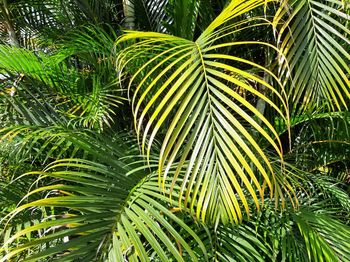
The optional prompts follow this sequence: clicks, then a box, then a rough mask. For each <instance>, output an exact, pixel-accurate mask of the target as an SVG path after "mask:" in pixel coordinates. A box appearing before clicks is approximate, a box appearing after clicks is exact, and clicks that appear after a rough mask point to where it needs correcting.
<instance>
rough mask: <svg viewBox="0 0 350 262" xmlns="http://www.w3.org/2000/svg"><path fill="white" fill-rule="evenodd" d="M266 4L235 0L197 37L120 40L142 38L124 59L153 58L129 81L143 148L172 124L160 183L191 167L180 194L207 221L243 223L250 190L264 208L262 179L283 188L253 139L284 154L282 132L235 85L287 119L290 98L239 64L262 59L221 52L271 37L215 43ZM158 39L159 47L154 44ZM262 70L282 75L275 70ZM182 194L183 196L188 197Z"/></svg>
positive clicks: (131, 35)
mask: <svg viewBox="0 0 350 262" xmlns="http://www.w3.org/2000/svg"><path fill="white" fill-rule="evenodd" d="M264 4H265V1H233V2H231V4H229V5H228V7H227V8H226V9H225V10H224V11H223V12H222V13H221V14H220V15H219V16H218V18H217V19H216V20H215V21H214V22H213V23H212V24H211V25H210V26H209V27H208V28H207V29H206V30H205V31H204V32H203V34H202V35H201V36H200V37H199V38H198V39H197V41H196V42H192V41H189V40H185V39H183V38H178V37H174V36H169V35H164V34H159V33H142V32H127V33H126V34H125V35H124V36H122V37H121V38H120V39H119V43H121V42H124V41H128V40H131V39H140V41H139V42H137V43H136V44H134V45H131V46H130V47H128V48H125V49H124V50H123V51H122V53H121V54H120V56H119V61H120V64H121V65H122V66H125V64H126V65H127V64H128V62H129V61H130V60H131V61H132V62H134V61H135V60H136V62H134V65H138V64H137V63H138V62H137V58H140V60H141V61H142V62H143V61H145V60H147V61H146V62H144V64H143V65H139V66H141V68H139V69H138V70H135V73H134V74H133V77H132V79H131V81H130V84H133V83H136V88H135V91H133V99H132V103H133V112H134V119H135V128H136V131H137V133H138V135H139V136H140V137H142V138H141V144H142V149H143V151H144V152H145V153H146V154H147V155H149V154H150V151H151V146H152V141H153V139H154V138H155V136H156V135H157V134H158V131H159V130H160V128H161V127H162V126H164V125H167V126H168V128H167V132H166V134H165V137H164V139H163V145H162V149H161V153H160V163H159V171H162V170H165V171H164V173H162V174H163V177H162V178H161V180H162V181H163V182H162V184H163V186H164V183H165V182H164V181H166V179H167V177H169V176H171V178H172V185H173V186H174V185H175V184H177V183H178V182H177V178H178V176H179V173H180V172H181V171H182V170H185V171H186V175H185V178H184V180H183V183H182V184H181V185H180V188H181V190H180V192H179V194H180V196H182V195H184V196H186V197H185V200H184V203H185V206H186V207H189V208H190V209H191V210H193V206H194V203H196V207H197V209H196V210H195V213H196V216H197V218H198V219H201V220H202V221H207V220H208V219H209V220H211V221H216V220H217V219H222V220H224V221H231V222H234V223H237V222H239V221H241V220H242V219H243V216H244V214H243V212H242V210H241V207H240V204H239V202H240V203H242V204H243V206H244V210H245V212H246V214H248V215H249V213H250V212H251V211H250V208H251V207H249V206H248V202H247V192H249V193H248V194H249V195H250V197H252V198H253V199H254V200H255V206H256V207H257V208H259V207H260V202H259V199H258V198H259V196H260V197H261V198H262V199H263V197H264V186H261V185H263V184H265V183H266V185H268V187H269V189H270V191H271V192H273V191H274V187H279V185H278V182H276V180H275V178H274V171H273V168H272V166H271V163H270V160H269V159H268V157H267V156H266V154H265V153H264V151H263V150H262V145H259V144H257V143H256V142H255V141H256V136H257V135H258V136H259V137H260V138H262V140H265V141H264V142H263V143H265V145H271V146H272V148H273V150H274V151H275V152H276V153H277V154H278V155H279V156H280V157H281V158H282V152H281V144H280V141H279V137H278V135H277V133H276V131H275V130H274V128H273V126H272V125H271V124H270V123H269V121H268V120H267V119H266V118H265V117H264V116H263V115H262V114H261V113H260V112H259V111H258V110H257V109H256V108H255V106H254V105H253V104H252V102H250V101H249V100H246V99H245V98H244V97H242V96H241V95H240V94H239V92H237V89H243V90H245V91H246V92H249V93H250V94H251V95H252V96H256V97H258V98H261V99H262V100H264V101H265V102H266V103H267V104H268V105H269V106H271V108H272V109H273V110H275V111H276V112H277V114H279V115H281V116H282V118H284V119H285V120H286V121H287V122H288V113H287V112H288V109H287V105H286V102H285V98H284V97H283V95H280V93H279V91H277V90H276V88H274V87H272V86H271V85H270V84H268V83H267V82H266V81H264V80H263V79H261V78H260V77H259V76H256V75H254V74H252V73H250V72H247V71H244V70H242V69H240V67H239V65H240V63H242V64H245V65H249V66H250V67H254V68H259V69H262V67H261V66H260V65H258V64H256V63H254V62H251V61H248V60H245V59H244V58H239V57H236V56H232V55H228V54H223V53H220V50H221V48H225V47H231V46H241V45H249V44H252V45H262V46H264V45H269V44H267V43H261V42H256V41H237V42H227V43H219V44H217V43H216V41H217V40H218V39H220V38H221V37H222V36H225V35H227V34H234V33H235V32H236V30H237V31H240V30H242V29H244V28H245V24H244V23H243V28H242V27H241V26H242V23H241V22H239V23H238V24H235V23H233V25H230V26H222V25H223V24H224V25H225V22H227V21H230V20H232V19H234V18H235V17H238V16H241V15H243V14H245V13H247V12H249V11H251V10H254V9H255V8H258V7H261V6H263V5H264ZM248 20H249V21H250V20H251V19H249V18H248ZM155 45H156V46H157V49H154V48H153V46H155ZM122 66H121V67H122ZM264 70H265V71H266V72H267V74H269V75H270V76H271V77H272V78H275V79H276V76H275V75H273V74H272V72H270V71H269V70H267V69H264ZM235 75H238V76H239V77H235ZM240 79H245V80H247V81H246V82H245V81H241V80H240ZM276 80H277V81H278V79H276ZM251 82H255V83H259V84H261V85H263V86H265V87H266V89H267V90H269V93H270V94H271V95H276V96H277V97H278V99H279V100H280V103H281V104H282V105H284V106H283V107H282V109H280V108H279V107H278V106H276V104H275V103H274V102H272V101H271V100H270V99H269V98H268V97H267V96H266V95H265V94H264V93H262V92H260V91H259V90H257V89H256V88H255V87H254V86H252V85H251V84H250V83H251ZM247 83H248V84H247ZM236 88H237V89H236ZM130 91H132V90H130ZM285 116H287V117H285ZM257 121H259V122H260V121H261V124H258V122H257ZM147 139H149V143H148V144H147V145H146V141H147ZM180 152H181V155H180ZM178 158H179V160H178V168H177V170H176V171H175V172H174V173H170V172H169V168H170V167H171V166H172V164H173V163H174V161H177V159H178ZM187 160H189V161H188V162H186V161H187ZM185 162H186V163H188V164H186V165H185ZM249 163H252V165H250V164H249ZM253 169H254V170H255V171H253ZM245 190H247V191H245ZM179 199H180V201H182V197H180V198H179ZM180 206H181V205H180ZM218 206H220V208H218ZM214 210H215V211H214ZM218 210H221V211H220V212H219V211H218ZM218 212H219V213H218Z"/></svg>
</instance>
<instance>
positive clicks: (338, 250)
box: [294, 211, 350, 261]
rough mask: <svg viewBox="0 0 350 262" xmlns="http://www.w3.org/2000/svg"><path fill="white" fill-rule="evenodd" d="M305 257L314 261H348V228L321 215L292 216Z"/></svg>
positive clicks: (300, 214) (349, 230)
mask: <svg viewBox="0 0 350 262" xmlns="http://www.w3.org/2000/svg"><path fill="white" fill-rule="evenodd" d="M294 219H295V222H296V224H297V226H298V229H299V231H300V234H301V236H302V237H303V238H304V241H305V244H306V250H307V255H308V258H309V259H310V260H315V261H348V260H349V259H350V252H349V250H350V243H349V235H350V227H349V226H346V225H344V224H343V223H341V222H340V221H338V220H336V219H333V218H331V217H330V216H328V215H326V214H322V213H316V212H314V213H311V212H307V211H301V212H300V213H298V214H296V215H294Z"/></svg>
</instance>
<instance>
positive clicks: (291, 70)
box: [274, 0, 350, 113]
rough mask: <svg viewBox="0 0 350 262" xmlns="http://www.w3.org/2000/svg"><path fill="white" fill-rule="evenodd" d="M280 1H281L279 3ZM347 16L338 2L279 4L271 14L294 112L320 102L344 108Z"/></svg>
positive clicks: (306, 0) (296, 0)
mask: <svg viewBox="0 0 350 262" xmlns="http://www.w3.org/2000/svg"><path fill="white" fill-rule="evenodd" d="M281 2H282V1H281ZM349 19H350V18H349V16H348V14H347V13H346V11H345V10H344V5H343V2H342V1H338V0H336V1H323V0H322V1H313V0H291V1H283V2H282V4H281V7H280V9H279V11H278V12H277V13H276V15H275V21H274V23H275V25H276V26H277V28H278V32H279V35H278V41H279V46H280V48H281V50H282V52H283V53H284V55H285V56H286V58H287V61H288V67H284V69H282V71H283V70H284V71H285V73H287V74H291V78H292V82H293V83H292V85H291V87H290V89H289V97H290V100H291V101H292V102H293V104H294V109H293V110H294V111H295V112H299V113H302V112H303V111H304V110H306V109H307V108H310V106H314V105H315V104H317V105H318V106H321V105H323V104H324V103H326V104H327V106H328V107H329V108H330V109H331V110H333V111H334V110H341V109H342V108H347V105H348V102H349V100H348V99H349V97H350V91H349V87H350V85H349V77H348V76H349V73H350V67H349V61H350V54H349V50H348V48H347V46H349V44H350V39H349V32H350V31H349V29H348V28H347V27H346V24H347V23H348V21H349Z"/></svg>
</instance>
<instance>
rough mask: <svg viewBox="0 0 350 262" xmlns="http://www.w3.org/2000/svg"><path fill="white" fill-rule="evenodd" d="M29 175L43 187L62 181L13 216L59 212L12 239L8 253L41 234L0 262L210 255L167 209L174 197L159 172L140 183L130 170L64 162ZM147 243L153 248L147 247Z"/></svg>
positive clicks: (38, 191) (40, 190)
mask: <svg viewBox="0 0 350 262" xmlns="http://www.w3.org/2000/svg"><path fill="white" fill-rule="evenodd" d="M121 164H122V162H121ZM128 173H129V174H130V175H129V176H127V174H128ZM27 175H40V176H39V177H38V180H37V182H36V183H38V184H40V181H45V180H46V179H48V178H54V179H55V180H56V181H57V182H56V183H54V184H52V185H45V183H44V184H43V186H41V187H38V188H37V189H33V190H32V191H30V192H29V193H28V195H26V196H25V199H30V198H31V196H32V195H35V194H45V195H46V197H45V198H42V199H39V200H35V201H33V202H30V201H29V202H28V203H25V204H22V205H21V206H19V207H18V208H16V209H15V210H14V211H13V212H12V213H11V217H12V216H14V215H16V214H18V213H19V212H21V211H23V210H26V209H28V208H33V207H36V208H39V207H40V208H43V207H51V208H53V207H54V208H55V212H54V214H52V215H51V216H48V217H43V219H42V220H41V221H40V222H39V223H36V224H34V225H31V226H29V227H26V228H24V229H22V230H20V231H19V232H17V233H16V234H14V235H12V236H11V237H10V238H8V239H7V241H6V242H5V243H4V246H3V248H5V247H7V248H8V246H9V245H10V244H11V243H12V242H13V241H14V240H16V239H17V238H18V237H20V236H22V235H25V234H28V233H33V232H37V234H39V235H40V238H37V239H36V240H33V241H30V242H28V243H25V244H23V245H19V246H17V247H16V248H14V249H13V250H10V251H9V252H8V253H7V254H6V255H5V256H4V257H3V258H1V260H0V261H7V260H8V259H10V258H13V257H16V256H17V255H19V254H20V253H22V252H29V254H31V255H30V256H27V258H26V261H37V260H38V259H43V258H46V259H48V258H50V257H51V258H56V260H58V261H71V260H74V259H77V258H79V259H85V260H91V259H95V258H102V257H105V256H106V255H107V254H108V256H109V257H110V259H111V261H122V260H123V259H124V258H127V259H128V261H139V260H138V259H141V261H149V257H150V255H151V254H153V255H154V256H156V257H159V258H160V259H162V260H163V261H165V260H166V259H167V258H170V257H174V258H176V259H177V260H178V261H185V260H184V258H183V257H185V256H186V257H188V258H190V259H191V261H198V258H199V256H203V255H204V254H205V249H204V246H203V244H202V243H201V241H200V239H199V238H198V236H197V235H196V234H195V233H194V231H193V230H192V229H190V227H188V226H187V225H186V224H185V223H184V222H183V221H182V220H181V219H180V218H178V217H177V216H176V214H174V213H173V212H172V210H171V209H168V208H167V205H166V203H168V198H166V197H164V196H163V195H162V194H161V193H160V192H159V187H158V183H157V174H156V173H155V174H154V175H153V176H151V177H150V178H147V179H146V180H141V182H139V183H137V180H136V181H135V179H133V175H132V173H130V172H127V170H126V169H125V168H124V166H120V169H119V170H113V169H110V168H108V167H107V166H104V165H101V164H97V163H94V162H90V161H87V160H82V159H64V160H60V161H56V162H54V163H52V164H50V165H49V166H48V167H47V168H46V169H45V170H44V171H43V172H32V173H28V174H27ZM68 182H69V183H68ZM133 188H134V189H133ZM59 208H61V210H62V211H61V212H59V210H60V209H59ZM177 227H178V228H181V229H180V232H178V230H179V229H177ZM182 231H183V232H187V235H188V237H189V239H183V237H182V236H181V235H180V233H181V232H182ZM143 238H145V239H147V240H148V242H149V244H148V245H145V244H144V243H142V241H143V240H142V239H143ZM190 239H191V241H195V242H196V243H197V244H196V246H198V245H199V246H200V250H201V251H200V254H198V253H195V252H194V251H193V250H192V247H190V246H189V244H188V241H189V240H190ZM33 250H36V251H35V254H34V253H33V254H32V252H33ZM203 258H205V256H204V257H203Z"/></svg>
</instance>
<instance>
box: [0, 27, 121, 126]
mask: <svg viewBox="0 0 350 262" xmlns="http://www.w3.org/2000/svg"><path fill="white" fill-rule="evenodd" d="M93 32H94V33H97V32H95V31H93ZM87 37H89V35H88V34H86V35H85V37H83V36H81V39H85V40H86V38H87ZM108 39H109V38H107V37H106V36H105V39H100V42H99V41H95V44H98V46H97V47H96V46H95V48H94V49H97V48H100V47H101V45H102V44H103V43H105V42H106V41H108ZM101 42H102V43H101ZM110 44H111V43H110ZM104 47H105V48H107V49H108V46H107V45H104ZM87 48H88V47H87V46H85V52H87V51H86V49H87ZM89 48H90V49H91V50H90V52H91V54H94V53H93V51H94V49H92V48H91V46H89ZM72 49H73V46H71V49H63V50H62V52H61V53H60V52H57V53H56V54H55V55H45V54H43V53H37V54H36V53H34V52H32V51H29V50H26V49H21V48H14V47H9V46H1V47H0V52H1V58H0V68H1V69H3V70H4V72H7V73H8V74H13V75H14V76H16V77H17V78H18V79H20V80H18V79H17V78H14V79H15V80H14V81H13V85H14V86H13V87H12V88H13V89H14V93H15V92H16V91H17V93H19V95H20V96H21V95H22V97H20V96H13V95H12V96H13V97H11V99H10V102H11V103H12V105H13V106H17V108H19V107H21V108H22V110H21V112H24V111H26V113H27V114H28V113H29V114H33V113H35V111H36V110H35V108H33V106H32V105H33V104H32V103H33V102H32V100H34V102H35V103H42V104H47V105H50V104H51V107H52V106H53V104H55V106H56V105H57V108H58V110H60V111H62V112H64V113H65V115H66V116H67V117H68V118H73V119H72V122H74V123H75V124H76V125H79V126H84V127H89V128H96V127H98V128H100V129H102V128H103V126H105V125H108V126H110V124H111V123H112V122H113V116H114V115H115V112H114V110H113V109H115V108H117V107H118V106H119V105H121V104H122V103H123V100H124V98H123V97H122V96H121V91H122V90H121V89H120V88H119V87H118V84H117V83H116V81H115V78H113V77H112V78H111V77H110V74H107V72H106V70H105V71H101V70H100V71H99V70H98V69H95V70H93V71H89V70H85V68H83V69H82V70H81V71H79V70H77V69H72V68H69V66H67V65H66V63H65V62H64V61H63V60H64V59H66V58H67V53H69V55H72V53H71V52H73V51H74V50H72ZM76 52H78V51H77V50H75V52H73V54H75V53H76ZM80 52H82V53H83V50H80ZM100 52H102V51H100ZM109 52H110V53H109V55H110V54H111V52H112V47H111V45H110V49H109ZM96 53H97V55H98V52H97V51H96ZM85 54H86V53H85ZM83 55H84V53H83ZM99 55H100V56H97V57H94V59H95V65H96V66H97V67H98V66H99V62H98V61H99V60H100V61H103V60H105V59H107V60H108V62H109V63H110V64H112V62H111V61H110V60H109V58H110V57H109V56H107V54H106V51H104V52H103V55H104V56H102V54H101V53H100V54H99ZM100 63H101V62H100ZM104 64H105V63H104ZM27 78H28V79H27ZM33 79H34V80H35V81H39V83H42V84H44V87H41V88H38V87H36V86H35V85H34V86H32V84H33V83H31V82H30V84H29V86H28V85H27V86H26V85H21V86H20V84H21V83H22V82H24V83H25V82H27V81H31V80H33ZM35 89H36V90H38V89H39V90H40V91H39V92H35ZM20 91H21V92H20ZM53 92H56V96H53V95H52V93H53ZM24 93H26V95H24V96H23V94H24ZM32 93H35V96H33V95H32ZM23 102H24V103H26V104H27V107H26V106H23V104H24V103H23ZM29 107H31V109H29ZM28 109H29V110H28ZM51 114H55V113H53V112H52V113H51ZM46 115H48V116H50V114H46Z"/></svg>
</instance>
